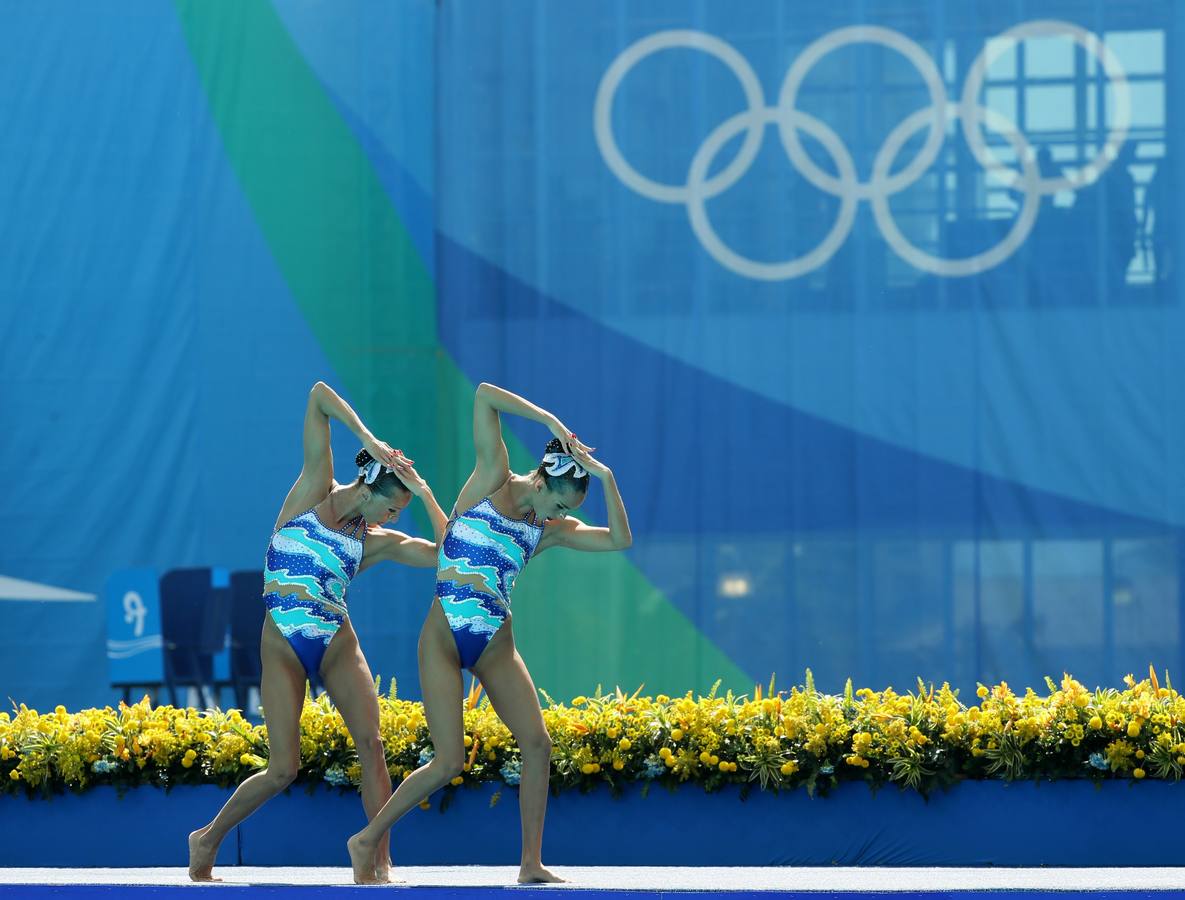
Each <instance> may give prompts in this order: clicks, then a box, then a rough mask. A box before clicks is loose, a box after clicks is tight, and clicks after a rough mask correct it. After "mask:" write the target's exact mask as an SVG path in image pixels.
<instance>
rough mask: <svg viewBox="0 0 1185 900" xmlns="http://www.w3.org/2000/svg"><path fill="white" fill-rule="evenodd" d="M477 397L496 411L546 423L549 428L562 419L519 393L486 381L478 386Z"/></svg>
mask: <svg viewBox="0 0 1185 900" xmlns="http://www.w3.org/2000/svg"><path fill="white" fill-rule="evenodd" d="M477 397H478V399H479V400H481V401H483V402H485V403H486V404H487V405H488V406H489V407H490V409H493V410H495V411H496V412H505V413H510V414H511V415H515V416H521V417H522V418H524V419H530V420H531V421H533V422H539V423H540V424H542V425H546V426H547V427H548V428H552V426H554V425H558V424H559V421H560V420H559V419H558V418H556V417H555V416H554V415H552V414H551V413H549V412H548V411H547V410H545V409H543V408H542V407H539V406H536V405H535V404H534V403H532V402H531V401H529V400H525V399H523V398H522V397H520V396H519V395H518V394H512V393H511V392H510V391H508V390H505V389H503V388H500V387H498V386H497V385H493V384H489V383H487V382H484V381H483V382H482V383H481V384H480V385H478V387H477Z"/></svg>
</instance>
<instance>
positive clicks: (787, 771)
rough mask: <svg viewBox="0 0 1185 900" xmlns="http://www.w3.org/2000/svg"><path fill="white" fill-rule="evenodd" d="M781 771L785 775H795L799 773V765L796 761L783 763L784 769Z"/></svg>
mask: <svg viewBox="0 0 1185 900" xmlns="http://www.w3.org/2000/svg"><path fill="white" fill-rule="evenodd" d="M780 771H781V773H782V774H783V775H793V774H794V773H795V772H797V771H798V763H796V762H795V761H794V760H789V761H788V762H784V763H782V768H781V770H780Z"/></svg>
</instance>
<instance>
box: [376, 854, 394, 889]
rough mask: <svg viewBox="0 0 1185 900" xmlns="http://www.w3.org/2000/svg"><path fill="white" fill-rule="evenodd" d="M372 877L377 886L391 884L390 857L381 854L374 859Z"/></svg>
mask: <svg viewBox="0 0 1185 900" xmlns="http://www.w3.org/2000/svg"><path fill="white" fill-rule="evenodd" d="M374 877H375V878H377V879H378V880H379V884H390V883H391V857H389V856H387V854H385V853H383V854H380V855H379V856H377V857H376V859H375V861H374Z"/></svg>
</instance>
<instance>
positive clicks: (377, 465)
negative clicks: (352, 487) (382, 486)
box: [358, 459, 395, 484]
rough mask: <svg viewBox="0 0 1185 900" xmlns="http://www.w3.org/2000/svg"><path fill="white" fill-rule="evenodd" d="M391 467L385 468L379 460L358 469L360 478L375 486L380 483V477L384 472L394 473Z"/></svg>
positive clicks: (373, 460)
mask: <svg viewBox="0 0 1185 900" xmlns="http://www.w3.org/2000/svg"><path fill="white" fill-rule="evenodd" d="M394 471H395V470H394V469H392V468H391V467H390V466H384V465H383V464H382V463H381V462H379V461H378V460H377V459H372V460H371V461H370V462H368V463H367V464H366V465H364V466H362V467H360V468H359V469H358V476H359V477H360V478H362V480H363V481H365V482H366V483H367V484H374V483H375V482H376V481H378V478H379V476H380V475H382V474H383V473H384V472H394Z"/></svg>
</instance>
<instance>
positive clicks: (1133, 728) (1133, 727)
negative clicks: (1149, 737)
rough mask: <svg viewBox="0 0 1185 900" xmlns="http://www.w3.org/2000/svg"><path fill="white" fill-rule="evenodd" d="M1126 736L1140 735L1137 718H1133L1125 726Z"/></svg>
mask: <svg viewBox="0 0 1185 900" xmlns="http://www.w3.org/2000/svg"><path fill="white" fill-rule="evenodd" d="M1127 736H1128V737H1133V738H1134V737H1139V736H1140V720H1139V719H1136V720H1134V721H1133V722H1131V723H1130V724H1129V725H1128V726H1127Z"/></svg>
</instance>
